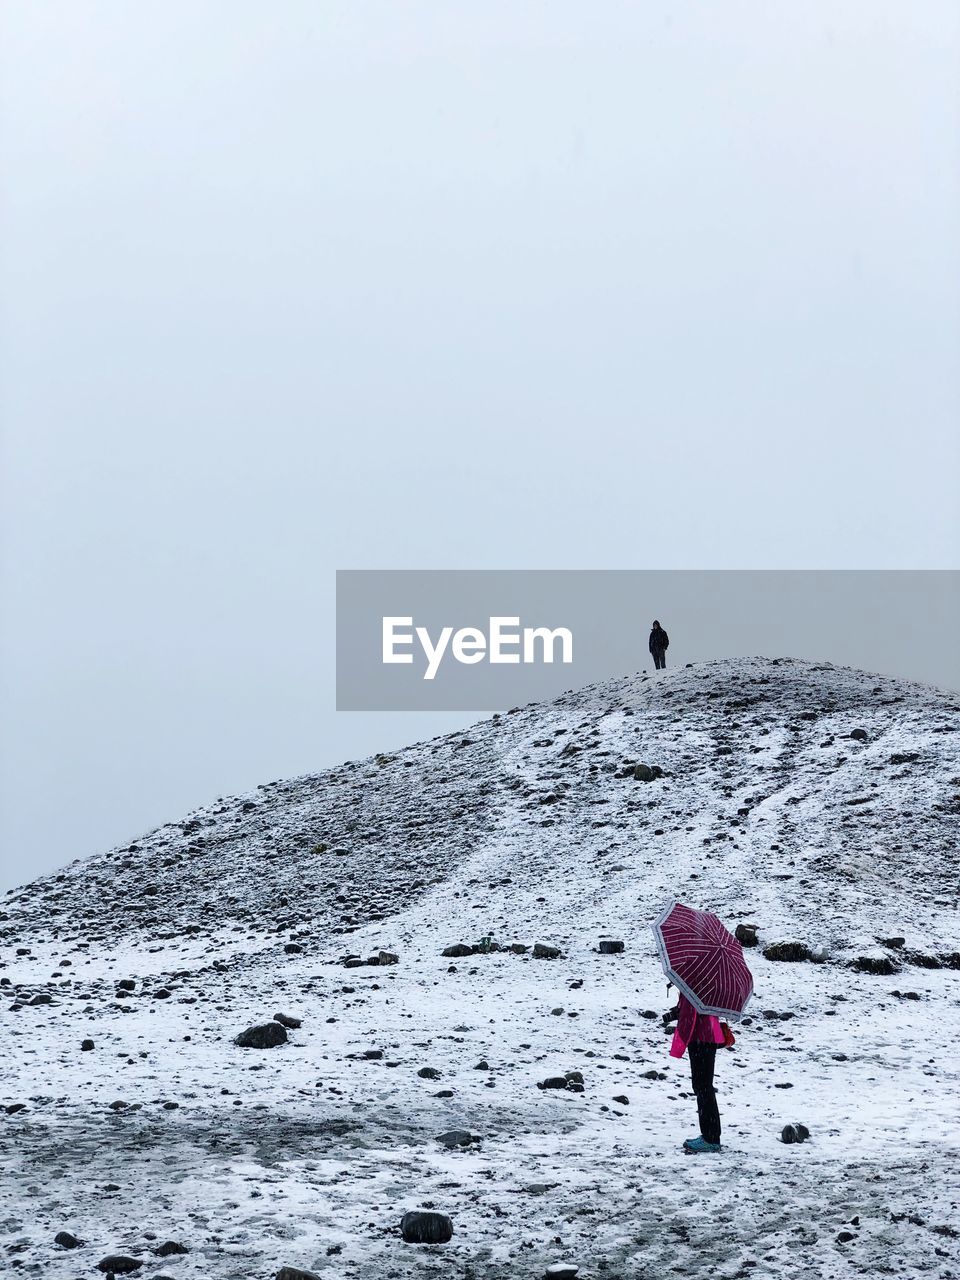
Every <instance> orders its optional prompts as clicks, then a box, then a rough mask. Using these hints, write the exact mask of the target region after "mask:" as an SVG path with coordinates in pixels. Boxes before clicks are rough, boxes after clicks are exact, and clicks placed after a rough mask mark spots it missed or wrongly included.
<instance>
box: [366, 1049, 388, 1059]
mask: <svg viewBox="0 0 960 1280" xmlns="http://www.w3.org/2000/svg"><path fill="white" fill-rule="evenodd" d="M363 1056H364V1057H365V1058H366V1059H367V1061H368V1062H379V1061H380V1059H381V1058H382V1057H383V1050H382V1049H364V1051H363Z"/></svg>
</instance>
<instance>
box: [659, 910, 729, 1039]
mask: <svg viewBox="0 0 960 1280" xmlns="http://www.w3.org/2000/svg"><path fill="white" fill-rule="evenodd" d="M652 928H653V935H654V937H655V938H656V940H657V950H658V951H659V952H660V960H661V962H662V963H663V970H664V973H666V975H667V977H668V978H669V979H670V981H671V982H672V983H673V984H674V986H675V987H677V988H678V990H680V991H682V992H683V994H684V995H685V996H686V997H687V999H688V1000H689V1001H690V1003H691V1004H692V1005H693V1007H694V1008H695V1009H696V1010H697V1012H698V1013H712V1014H714V1016H716V1017H718V1018H739V1016H740V1014H741V1013H743V1011H744V1009H745V1008H746V1006H747V1001H748V1000H749V999H750V997H751V996H752V995H753V978H752V976H751V974H750V970H749V969H748V968H747V964H746V961H745V960H744V958H743V948H742V947H741V946H740V943H739V942H738V941H737V940H736V938H735V937H734V936H733V934H732V933H730V932H729V931H728V930H727V929H726V928H725V927H724V925H723V924H722V922H721V921H720V920H719V919H718V918H717V917H716V916H715V915H713V914H712V912H710V911H695V910H694V908H693V907H685V906H684V905H683V903H682V902H677V901H676V899H674V898H671V899H670V901H669V902H667V903H666V905H665V906H664V908H663V910H662V911H661V912H660V914H659V915H658V916H657V918H656V920H654V922H653V925H652Z"/></svg>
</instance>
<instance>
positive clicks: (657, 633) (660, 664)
mask: <svg viewBox="0 0 960 1280" xmlns="http://www.w3.org/2000/svg"><path fill="white" fill-rule="evenodd" d="M669 643H670V637H669V636H668V635H667V633H666V632H665V631H664V629H663V627H661V625H660V623H659V622H656V621H654V624H653V630H652V631H651V632H650V652H651V654H652V655H653V665H654V666H655V667H656V669H657V670H658V671H661V670H665V669H666V665H667V646H668V645H669Z"/></svg>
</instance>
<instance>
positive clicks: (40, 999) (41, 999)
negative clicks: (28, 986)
mask: <svg viewBox="0 0 960 1280" xmlns="http://www.w3.org/2000/svg"><path fill="white" fill-rule="evenodd" d="M52 1003H53V996H51V995H49V994H48V993H47V992H46V991H40V992H38V993H37V995H35V996H34V997H33V998H32V999H31V1000H28V1001H27V1004H30V1005H35V1004H52Z"/></svg>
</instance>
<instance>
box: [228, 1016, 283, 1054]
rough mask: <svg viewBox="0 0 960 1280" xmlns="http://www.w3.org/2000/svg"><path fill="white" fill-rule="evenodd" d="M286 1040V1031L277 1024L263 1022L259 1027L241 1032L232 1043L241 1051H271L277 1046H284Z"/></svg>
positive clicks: (248, 1028)
mask: <svg viewBox="0 0 960 1280" xmlns="http://www.w3.org/2000/svg"><path fill="white" fill-rule="evenodd" d="M286 1040H287V1032H286V1029H285V1028H284V1027H282V1026H281V1025H280V1023H279V1022H264V1023H263V1024H262V1025H261V1026H256V1027H247V1029H246V1031H241V1032H240V1034H239V1035H238V1036H236V1037H235V1038H234V1041H233V1043H234V1044H235V1045H238V1046H239V1047H240V1048H241V1049H273V1048H275V1047H276V1046H277V1045H278V1044H285V1043H286Z"/></svg>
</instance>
